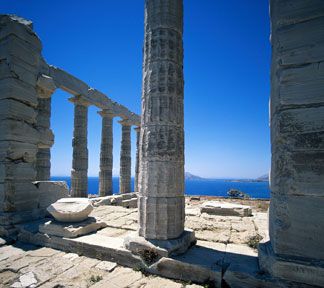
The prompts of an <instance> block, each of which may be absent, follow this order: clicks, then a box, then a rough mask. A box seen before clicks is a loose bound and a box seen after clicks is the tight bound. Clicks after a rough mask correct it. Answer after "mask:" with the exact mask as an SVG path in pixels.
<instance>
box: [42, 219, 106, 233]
mask: <svg viewBox="0 0 324 288" xmlns="http://www.w3.org/2000/svg"><path fill="white" fill-rule="evenodd" d="M105 227H107V224H106V223H105V222H102V221H100V219H96V218H93V217H89V218H88V219H86V220H84V221H82V222H79V223H72V224H71V223H68V224H65V223H60V222H56V221H52V220H51V221H48V222H46V223H44V224H41V225H39V232H41V233H44V234H47V235H51V236H58V237H65V238H76V237H79V236H83V235H87V234H90V233H93V232H96V231H98V230H99V229H102V228H105Z"/></svg>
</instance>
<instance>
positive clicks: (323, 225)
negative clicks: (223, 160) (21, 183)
mask: <svg viewBox="0 0 324 288" xmlns="http://www.w3.org/2000/svg"><path fill="white" fill-rule="evenodd" d="M270 8H271V9H270V11H271V31H272V35H271V44H272V65H271V113H270V115H271V121H270V123H271V152H272V161H271V203H270V219H269V221H270V222H269V232H270V242H269V243H267V244H263V245H260V247H259V256H260V267H261V268H262V269H263V270H265V271H267V272H269V273H271V274H272V275H273V276H275V277H279V278H284V279H286V280H290V281H296V282H301V283H306V284H310V285H316V287H324V268H323V265H321V263H323V262H324V249H323V248H324V240H323V239H324V221H323V219H324V92H323V91H324V82H323V77H324V65H323V63H324V53H323V51H324V33H323V27H324V17H323V15H324V1H317V0H309V1H296V0H286V1H281V0H271V1H270ZM296 287H301V286H300V285H296Z"/></svg>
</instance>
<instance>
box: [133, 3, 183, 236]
mask: <svg viewBox="0 0 324 288" xmlns="http://www.w3.org/2000/svg"><path fill="white" fill-rule="evenodd" d="M182 32H183V2H182V0H164V1H161V0H146V1H145V40H144V41H145V43H144V63H143V91H142V120H141V139H140V147H141V150H140V165H141V168H140V177H139V194H140V196H139V211H140V218H139V225H140V227H139V235H140V236H143V237H145V238H146V239H151V240H154V239H157V240H167V239H174V238H177V237H179V236H180V235H181V234H182V233H183V231H184V219H185V214H184V208H185V202H184V127H183V126H184V125H183V122H184V118H183V96H184V81H183V43H182Z"/></svg>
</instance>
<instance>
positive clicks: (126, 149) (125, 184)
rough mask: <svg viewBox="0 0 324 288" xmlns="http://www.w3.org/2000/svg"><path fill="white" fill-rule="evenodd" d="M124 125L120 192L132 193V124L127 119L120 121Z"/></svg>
mask: <svg viewBox="0 0 324 288" xmlns="http://www.w3.org/2000/svg"><path fill="white" fill-rule="evenodd" d="M119 123H120V124H121V125H122V140H121V149H120V173H119V192H120V193H121V194H123V193H130V192H132V191H131V172H132V171H131V169H132V166H131V164H132V163H131V162H132V158H131V124H130V123H129V122H127V120H122V121H119Z"/></svg>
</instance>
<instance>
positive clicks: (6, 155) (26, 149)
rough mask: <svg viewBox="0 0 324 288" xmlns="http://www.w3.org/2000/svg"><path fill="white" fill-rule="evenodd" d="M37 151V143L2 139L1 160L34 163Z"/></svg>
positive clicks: (0, 146)
mask: <svg viewBox="0 0 324 288" xmlns="http://www.w3.org/2000/svg"><path fill="white" fill-rule="evenodd" d="M36 153H37V146H36V145H35V144H29V143H23V142H18V141H0V162H5V161H23V162H27V163H33V162H34V161H35V159H36ZM0 182H1V181H0Z"/></svg>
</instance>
